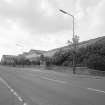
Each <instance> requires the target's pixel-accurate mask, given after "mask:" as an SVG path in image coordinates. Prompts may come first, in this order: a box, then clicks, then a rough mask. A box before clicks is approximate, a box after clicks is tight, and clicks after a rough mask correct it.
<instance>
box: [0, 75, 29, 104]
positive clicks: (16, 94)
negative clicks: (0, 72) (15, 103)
mask: <svg viewBox="0 0 105 105" xmlns="http://www.w3.org/2000/svg"><path fill="white" fill-rule="evenodd" d="M0 81H1V82H2V83H3V84H4V85H5V86H6V87H7V88H8V89H9V90H10V92H11V93H12V94H13V95H14V96H16V97H17V98H18V100H19V101H20V102H24V100H23V99H22V98H21V97H20V96H19V95H18V93H17V92H16V91H15V90H14V89H13V88H12V87H11V86H9V84H8V83H7V82H6V81H5V80H4V79H3V78H1V77H0ZM23 105H27V103H23Z"/></svg>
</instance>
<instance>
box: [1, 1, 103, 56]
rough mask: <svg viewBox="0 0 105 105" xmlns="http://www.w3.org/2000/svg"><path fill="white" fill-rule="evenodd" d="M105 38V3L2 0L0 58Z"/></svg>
mask: <svg viewBox="0 0 105 105" xmlns="http://www.w3.org/2000/svg"><path fill="white" fill-rule="evenodd" d="M59 9H63V10H65V11H67V12H68V13H70V14H72V15H74V17H75V34H76V35H79V37H80V41H84V40H89V39H92V38H96V37H101V36H104V33H105V0H0V57H1V56H2V55H3V54H10V55H15V54H20V53H22V52H27V51H29V50H30V49H38V50H50V49H54V48H58V47H61V46H65V45H67V43H66V42H67V41H68V40H72V17H71V16H69V15H66V14H63V13H61V12H60V11H59Z"/></svg>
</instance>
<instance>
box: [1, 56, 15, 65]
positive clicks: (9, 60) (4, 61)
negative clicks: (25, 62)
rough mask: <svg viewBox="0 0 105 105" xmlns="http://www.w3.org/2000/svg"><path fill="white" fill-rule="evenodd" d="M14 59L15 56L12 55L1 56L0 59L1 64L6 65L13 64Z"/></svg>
mask: <svg viewBox="0 0 105 105" xmlns="http://www.w3.org/2000/svg"><path fill="white" fill-rule="evenodd" d="M16 57H17V56H14V55H3V56H2V58H1V64H6V65H10V64H14V63H15V58H16Z"/></svg>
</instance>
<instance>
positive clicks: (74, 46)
mask: <svg viewBox="0 0 105 105" xmlns="http://www.w3.org/2000/svg"><path fill="white" fill-rule="evenodd" d="M59 11H60V12H62V13H64V14H67V15H69V16H71V17H72V19H73V74H75V73H76V72H75V70H76V62H75V49H76V44H75V41H74V39H75V30H74V15H72V14H70V13H68V12H66V11H64V10H62V9H60V10H59Z"/></svg>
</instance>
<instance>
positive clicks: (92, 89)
mask: <svg viewBox="0 0 105 105" xmlns="http://www.w3.org/2000/svg"><path fill="white" fill-rule="evenodd" d="M87 89H88V90H91V91H96V92H100V93H105V91H103V90H98V89H94V88H87Z"/></svg>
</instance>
